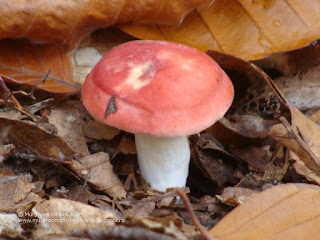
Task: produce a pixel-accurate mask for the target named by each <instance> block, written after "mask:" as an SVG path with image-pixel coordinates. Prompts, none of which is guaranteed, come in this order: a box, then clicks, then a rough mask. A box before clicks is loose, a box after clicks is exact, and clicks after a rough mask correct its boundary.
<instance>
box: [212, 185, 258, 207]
mask: <svg viewBox="0 0 320 240" xmlns="http://www.w3.org/2000/svg"><path fill="white" fill-rule="evenodd" d="M256 193H258V191H255V190H251V189H247V188H241V187H227V188H225V189H223V192H222V194H221V195H217V196H216V197H217V198H218V199H220V200H221V201H222V202H223V203H226V204H230V205H234V206H238V205H240V204H244V203H245V202H246V201H248V200H250V199H251V198H252V197H254V194H256Z"/></svg>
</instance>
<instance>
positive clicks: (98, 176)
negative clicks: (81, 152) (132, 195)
mask: <svg viewBox="0 0 320 240" xmlns="http://www.w3.org/2000/svg"><path fill="white" fill-rule="evenodd" d="M69 166H70V168H71V169H72V170H73V171H74V172H75V173H76V174H77V175H79V176H80V177H81V178H83V179H85V180H86V181H88V183H90V184H92V185H93V186H94V187H95V188H96V189H97V190H99V191H102V192H104V193H106V194H108V195H110V196H111V197H113V198H124V197H125V196H126V191H125V189H124V187H123V185H122V183H121V182H120V180H119V179H118V177H117V175H115V174H114V172H113V167H112V165H111V164H110V158H109V155H108V154H107V153H104V152H99V153H95V154H92V155H88V156H86V157H84V158H81V159H80V160H73V161H72V163H71V164H70V165H69Z"/></svg>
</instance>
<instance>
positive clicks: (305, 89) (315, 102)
mask: <svg viewBox="0 0 320 240" xmlns="http://www.w3.org/2000/svg"><path fill="white" fill-rule="evenodd" d="M319 74H320V64H319V65H317V66H314V67H310V68H308V69H307V70H305V71H304V72H302V73H300V74H298V75H296V76H295V77H290V76H289V77H287V76H285V77H280V78H277V79H275V80H274V82H275V84H277V86H278V87H279V89H280V90H281V91H282V92H283V94H284V96H285V97H286V99H287V100H288V102H289V103H290V104H292V105H293V106H294V107H296V108H298V109H299V110H306V109H312V108H319V107H320V100H319V99H320V90H319V89H320V88H319V87H320V83H319Z"/></svg>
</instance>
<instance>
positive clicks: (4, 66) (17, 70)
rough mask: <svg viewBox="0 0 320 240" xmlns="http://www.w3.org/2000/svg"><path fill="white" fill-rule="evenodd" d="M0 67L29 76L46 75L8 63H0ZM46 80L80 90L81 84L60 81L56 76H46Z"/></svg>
mask: <svg viewBox="0 0 320 240" xmlns="http://www.w3.org/2000/svg"><path fill="white" fill-rule="evenodd" d="M0 67H1V68H6V69H9V70H13V71H16V72H19V73H23V74H26V75H29V76H36V77H39V78H44V77H46V75H43V74H39V73H36V72H32V71H26V70H24V69H21V68H16V67H11V66H8V65H4V64H0ZM47 79H48V80H52V81H54V82H57V83H60V84H63V85H66V86H69V87H73V88H75V89H77V90H81V86H79V85H78V84H75V83H69V82H65V81H62V80H60V79H58V78H55V77H49V76H48V77H47Z"/></svg>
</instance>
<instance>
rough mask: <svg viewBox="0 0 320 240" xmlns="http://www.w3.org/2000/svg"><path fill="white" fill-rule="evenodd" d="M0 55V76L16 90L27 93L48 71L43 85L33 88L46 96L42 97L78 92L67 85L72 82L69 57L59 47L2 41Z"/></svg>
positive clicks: (27, 42) (24, 41)
mask: <svg viewBox="0 0 320 240" xmlns="http://www.w3.org/2000/svg"><path fill="white" fill-rule="evenodd" d="M0 52H1V54H0V76H2V78H3V79H4V80H5V81H6V82H7V83H11V84H13V85H15V86H16V87H17V89H19V90H21V89H23V90H26V91H30V90H31V88H32V86H33V85H34V84H36V83H41V82H42V81H43V79H44V78H45V77H46V75H47V74H48V73H49V71H50V74H49V75H48V76H47V79H46V81H45V83H43V84H40V85H38V86H37V88H39V89H41V90H43V91H42V92H46V93H47V95H46V97H49V96H50V95H52V93H53V94H55V95H59V94H60V95H66V94H67V95H68V94H72V93H75V92H76V91H78V90H77V89H75V88H74V87H72V86H71V85H70V83H72V82H73V78H72V64H71V60H70V56H69V54H67V53H65V52H63V51H62V49H61V48H60V47H58V46H54V45H47V44H46V45H39V44H32V43H30V42H29V41H27V40H2V41H0ZM48 93H51V94H48Z"/></svg>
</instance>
